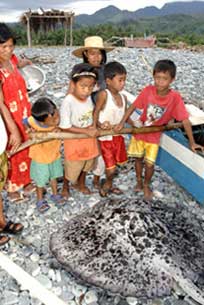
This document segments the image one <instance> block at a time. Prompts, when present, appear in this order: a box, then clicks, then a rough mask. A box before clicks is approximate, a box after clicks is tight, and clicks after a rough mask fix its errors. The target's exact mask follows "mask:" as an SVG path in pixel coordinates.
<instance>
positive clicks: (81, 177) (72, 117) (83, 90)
mask: <svg viewBox="0 0 204 305" xmlns="http://www.w3.org/2000/svg"><path fill="white" fill-rule="evenodd" d="M71 81H72V86H73V88H72V93H70V94H68V95H67V96H66V97H65V99H64V101H63V102H62V105H61V109H60V119H61V120H60V128H61V129H63V130H65V131H68V132H72V133H73V134H78V133H83V134H85V135H88V136H89V137H92V138H86V139H73V140H65V141H64V155H65V165H64V166H65V178H66V179H67V180H68V181H69V182H71V183H72V184H75V185H76V184H77V188H78V190H79V191H80V192H82V193H84V194H90V193H91V191H90V190H89V189H88V187H87V186H86V185H85V179H86V173H87V172H89V171H91V170H92V169H93V167H94V163H95V158H96V157H97V156H98V154H99V151H98V143H97V139H95V138H93V137H95V136H96V135H97V130H96V128H93V109H94V105H93V102H92V100H91V93H92V91H93V88H94V86H95V84H96V81H97V72H96V70H95V68H94V67H92V66H90V65H89V64H86V63H83V64H78V65H75V66H74V67H73V70H72V72H71ZM68 195H69V191H68V193H67V196H68Z"/></svg>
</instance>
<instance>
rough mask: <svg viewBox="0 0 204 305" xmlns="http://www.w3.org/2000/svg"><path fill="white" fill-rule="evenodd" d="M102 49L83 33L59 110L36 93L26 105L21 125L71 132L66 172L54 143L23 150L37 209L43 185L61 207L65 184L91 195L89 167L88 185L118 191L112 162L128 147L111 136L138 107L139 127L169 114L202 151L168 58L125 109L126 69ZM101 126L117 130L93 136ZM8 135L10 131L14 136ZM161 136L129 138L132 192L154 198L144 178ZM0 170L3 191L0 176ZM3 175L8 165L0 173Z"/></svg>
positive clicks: (118, 161)
mask: <svg viewBox="0 0 204 305" xmlns="http://www.w3.org/2000/svg"><path fill="white" fill-rule="evenodd" d="M0 46H1V45H0ZM108 51H111V48H106V47H105V46H104V45H103V41H102V39H101V37H98V36H92V37H88V38H86V40H85V46H84V47H83V48H79V49H77V50H75V51H74V52H73V53H74V55H75V56H78V57H80V58H83V59H84V63H81V64H77V65H75V66H74V67H73V69H72V71H71V73H70V84H69V89H68V92H67V95H66V97H65V99H64V100H63V102H62V104H61V107H60V111H58V109H57V108H56V106H55V104H54V103H53V102H52V101H51V100H50V99H48V98H47V97H42V98H39V99H38V100H37V101H36V102H35V103H34V104H33V105H32V108H31V115H27V114H26V115H25V118H23V124H24V128H25V130H26V129H32V130H35V131H41V132H47V131H56V130H62V131H67V132H69V133H72V134H73V139H69V140H64V170H63V167H62V161H61V155H60V147H61V141H60V140H52V141H49V142H45V143H41V144H35V145H33V146H31V147H30V149H29V158H31V165H30V177H31V179H32V180H33V181H34V182H35V185H36V190H37V208H38V210H39V211H40V212H45V211H46V210H48V209H49V204H48V202H47V201H46V200H45V196H44V193H45V191H46V190H45V188H46V184H47V183H48V182H50V184H51V188H52V195H51V196H50V199H51V200H52V201H53V202H55V203H56V204H58V205H63V204H65V202H66V198H67V197H68V196H69V187H70V185H73V186H74V187H75V188H77V189H78V190H79V191H80V192H82V193H84V194H90V193H91V191H90V189H89V188H88V187H87V186H86V174H87V172H90V171H93V172H94V170H95V173H94V179H93V184H94V186H95V187H97V188H99V192H100V195H101V196H103V197H105V196H107V194H109V193H114V194H121V193H122V191H121V190H120V189H119V188H118V187H115V186H114V185H113V178H114V175H115V171H116V166H117V165H122V164H124V163H125V162H126V161H127V152H126V147H125V142H124V137H123V135H119V134H117V133H118V132H119V131H120V130H121V129H122V128H123V126H124V124H125V122H128V123H129V124H130V125H132V126H136V125H137V124H136V122H134V121H133V120H132V119H131V118H130V116H131V114H132V113H133V111H134V110H135V109H137V108H138V109H140V110H141V115H140V117H139V122H140V125H143V126H151V125H152V126H155V125H156V126H160V125H163V124H167V123H168V122H169V121H170V120H172V119H175V120H177V121H182V122H183V126H184V129H185V131H186V134H187V136H188V138H189V144H190V147H191V149H192V150H193V151H195V150H196V149H197V148H199V149H200V148H201V147H200V146H199V145H197V144H196V143H195V142H194V138H193V134H192V129H191V124H190V121H189V119H188V113H187V110H186V108H185V105H184V102H183V100H182V98H181V96H180V94H179V93H178V92H176V91H174V90H172V89H171V88H170V85H171V83H172V82H173V81H174V79H175V76H176V66H175V64H174V62H172V61H171V60H166V59H165V60H159V61H158V62H157V63H156V64H155V66H154V69H153V79H154V85H149V86H147V87H146V88H144V89H143V90H142V92H141V93H140V94H139V95H138V97H137V98H136V99H135V101H134V103H133V104H132V105H131V106H130V107H129V108H127V98H126V96H125V95H124V94H123V93H122V90H123V88H124V86H125V81H126V76H127V72H126V69H125V67H124V66H123V65H122V64H121V63H119V62H116V61H113V62H109V63H107V64H106V52H108ZM0 105H1V113H2V116H3V119H4V122H5V123H6V126H7V128H8V130H9V131H10V140H13V142H11V144H13V145H14V149H16V147H17V146H18V145H19V143H20V142H19V141H18V139H19V134H18V131H17V128H16V126H15V124H12V121H11V120H10V118H9V119H8V114H7V113H6V110H5V109H4V108H3V105H2V104H0ZM137 123H138V122H137ZM25 126H26V127H25ZM99 129H102V130H110V129H111V130H114V131H115V133H116V134H114V135H111V136H110V135H107V136H102V137H99V138H98V139H97V137H98V135H99ZM13 133H16V135H15V137H13ZM77 134H83V135H84V137H83V138H78V137H77V136H76V135H77ZM160 137H161V132H154V133H148V134H137V135H133V136H132V138H131V141H130V144H129V148H128V155H130V156H134V157H135V160H136V161H135V171H136V180H137V183H136V186H135V189H134V191H135V192H139V191H143V192H144V197H145V199H146V200H151V198H152V191H151V188H150V182H151V178H152V175H153V173H154V163H155V160H156V157H157V152H158V148H159V141H160ZM14 138H15V139H16V140H15V141H16V142H15V141H14ZM0 153H1V156H0V157H1V158H0V162H1V163H2V162H4V159H5V153H4V150H2V151H1V152H0ZM2 166H3V165H2ZM2 166H1V167H2ZM97 168H99V169H98V170H97ZM143 168H144V169H145V170H144V173H143ZM14 170H15V169H14ZM1 172H2V171H1ZM1 172H0V178H1V181H3V183H2V185H1V190H2V188H3V186H4V184H5V177H3V174H1ZM5 172H6V170H5V171H4V172H3V173H4V174H5ZM63 172H64V183H63V189H62V193H61V194H60V193H59V191H58V188H57V178H59V177H62V176H63ZM104 173H105V176H106V179H105V181H104V182H103V183H102V184H100V181H99V178H100V175H102V174H104ZM4 176H5V175H4ZM1 202H2V201H0V203H1ZM1 206H2V203H1V205H0V221H1V218H2V217H3V216H2V217H1ZM2 215H3V214H2ZM2 219H3V218H2ZM2 221H4V220H2ZM14 225H15V230H16V231H20V230H21V229H22V227H21V226H20V224H14ZM14 225H12V226H14ZM12 228H13V227H12Z"/></svg>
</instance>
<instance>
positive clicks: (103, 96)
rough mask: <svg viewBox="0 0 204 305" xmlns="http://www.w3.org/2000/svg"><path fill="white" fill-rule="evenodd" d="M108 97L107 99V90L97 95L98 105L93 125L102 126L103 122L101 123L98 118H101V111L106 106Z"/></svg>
mask: <svg viewBox="0 0 204 305" xmlns="http://www.w3.org/2000/svg"><path fill="white" fill-rule="evenodd" d="M106 99H107V93H106V91H105V90H102V91H100V92H99V93H98V95H97V99H96V106H95V109H94V113H93V126H95V127H97V126H98V127H100V128H101V124H100V122H99V120H98V118H99V113H100V111H101V110H102V109H103V108H104V106H105V104H106Z"/></svg>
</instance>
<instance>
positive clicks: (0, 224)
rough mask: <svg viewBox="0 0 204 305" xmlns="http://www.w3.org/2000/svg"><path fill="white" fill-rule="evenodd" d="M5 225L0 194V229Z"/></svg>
mask: <svg viewBox="0 0 204 305" xmlns="http://www.w3.org/2000/svg"><path fill="white" fill-rule="evenodd" d="M5 225H6V219H5V217H4V213H3V200H2V196H1V194H0V228H4V227H5Z"/></svg>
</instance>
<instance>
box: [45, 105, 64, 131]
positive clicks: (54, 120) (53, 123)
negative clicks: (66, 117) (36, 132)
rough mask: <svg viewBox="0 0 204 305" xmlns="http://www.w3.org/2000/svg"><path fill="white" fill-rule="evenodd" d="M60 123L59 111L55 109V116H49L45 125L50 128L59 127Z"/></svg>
mask: <svg viewBox="0 0 204 305" xmlns="http://www.w3.org/2000/svg"><path fill="white" fill-rule="evenodd" d="M59 121H60V116H59V111H58V110H57V109H55V112H54V114H53V115H52V114H49V115H48V117H47V118H46V119H45V121H44V124H45V125H47V126H50V127H57V126H58V125H59Z"/></svg>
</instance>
